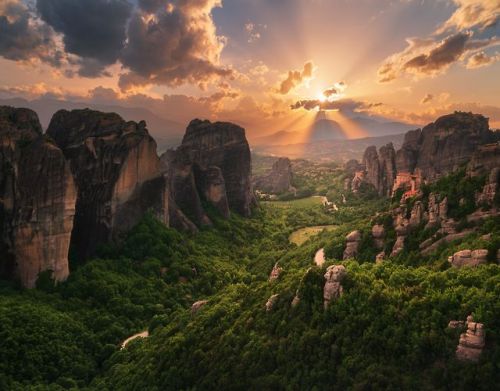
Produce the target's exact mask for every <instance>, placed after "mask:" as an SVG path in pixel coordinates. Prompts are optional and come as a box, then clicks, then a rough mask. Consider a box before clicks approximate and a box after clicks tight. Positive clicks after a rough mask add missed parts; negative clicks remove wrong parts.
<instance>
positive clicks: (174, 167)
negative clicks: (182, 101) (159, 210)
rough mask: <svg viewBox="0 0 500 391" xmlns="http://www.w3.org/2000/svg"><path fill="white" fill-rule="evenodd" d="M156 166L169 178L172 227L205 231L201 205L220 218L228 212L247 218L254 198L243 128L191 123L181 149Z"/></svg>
mask: <svg viewBox="0 0 500 391" xmlns="http://www.w3.org/2000/svg"><path fill="white" fill-rule="evenodd" d="M161 160H162V162H163V163H164V165H165V170H166V171H167V173H168V181H169V187H170V192H171V205H170V217H171V225H172V226H174V227H176V228H179V229H188V230H191V231H193V230H196V228H195V227H194V226H193V224H192V223H195V224H196V225H198V226H203V225H210V224H211V221H210V219H209V218H208V216H207V215H206V212H205V210H204V208H203V205H202V203H203V202H208V203H210V204H211V205H212V206H213V207H215V208H216V209H217V210H218V211H219V213H220V214H221V215H222V216H223V217H225V218H228V217H229V210H230V208H231V209H233V210H234V211H236V212H238V213H240V214H241V215H243V216H249V215H250V214H251V208H252V206H253V205H254V204H255V198H254V195H253V191H252V185H251V157H250V148H249V146H248V142H247V140H246V138H245V131H244V129H243V128H240V127H239V126H237V125H233V124H231V123H224V122H216V123H211V122H210V121H201V120H193V121H191V123H190V124H189V126H188V128H187V130H186V134H185V135H184V138H183V141H182V144H181V146H180V147H179V148H177V150H175V151H168V152H166V153H165V154H163V155H162V157H161ZM190 222H191V224H190Z"/></svg>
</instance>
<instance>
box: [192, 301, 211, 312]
mask: <svg viewBox="0 0 500 391" xmlns="http://www.w3.org/2000/svg"><path fill="white" fill-rule="evenodd" d="M207 303H208V300H198V301H195V302H194V303H193V305H192V306H191V315H194V314H196V313H197V312H198V311H199V310H200V309H201V307H203V306H204V305H205V304H207Z"/></svg>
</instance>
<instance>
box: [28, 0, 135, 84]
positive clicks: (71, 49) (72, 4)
mask: <svg viewBox="0 0 500 391" xmlns="http://www.w3.org/2000/svg"><path fill="white" fill-rule="evenodd" d="M36 5H37V10H38V12H39V13H40V15H41V18H42V20H43V21H45V22H46V23H47V24H48V25H50V26H51V27H52V28H53V29H54V30H55V31H56V32H58V33H60V34H62V38H63V43H64V48H65V50H66V52H68V53H71V54H75V55H78V56H80V57H81V58H84V59H87V60H94V61H86V62H83V63H82V72H81V73H82V75H84V76H97V75H99V74H100V73H101V72H102V70H103V69H104V67H106V66H107V65H110V64H113V63H114V62H116V61H117V60H118V58H119V55H120V52H121V50H122V49H123V45H124V42H125V39H126V35H125V32H126V24H127V20H128V19H129V17H130V14H131V11H132V5H131V4H130V3H129V2H128V1H126V0H85V1H79V0H38V1H37V3H36Z"/></svg>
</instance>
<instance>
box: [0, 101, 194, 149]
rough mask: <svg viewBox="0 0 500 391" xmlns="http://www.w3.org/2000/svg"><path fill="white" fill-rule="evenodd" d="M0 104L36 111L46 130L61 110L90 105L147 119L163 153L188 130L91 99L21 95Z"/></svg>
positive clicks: (131, 118) (139, 109)
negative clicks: (76, 99)
mask: <svg viewBox="0 0 500 391" xmlns="http://www.w3.org/2000/svg"><path fill="white" fill-rule="evenodd" d="M0 105H6V106H14V107H25V108H28V109H31V110H34V111H35V112H36V113H37V114H38V116H39V118H40V123H41V124H42V127H43V128H44V129H47V127H48V126H49V122H50V119H51V118H52V115H53V114H54V113H55V112H56V111H58V110H61V109H65V110H74V109H84V108H89V109H93V110H99V111H103V112H114V113H117V114H119V115H120V116H121V117H123V119H125V120H126V121H136V122H139V121H141V120H144V121H146V124H147V127H148V130H149V132H150V134H151V135H152V136H153V137H154V138H155V140H156V142H157V144H158V151H160V152H161V151H164V150H166V149H167V148H170V147H175V146H177V145H179V144H180V143H181V141H182V136H183V134H184V130H185V125H183V124H180V123H178V122H175V121H172V120H169V119H167V118H163V117H161V116H159V115H157V114H154V113H153V112H151V111H150V110H148V109H146V108H143V107H125V106H119V105H107V104H99V103H92V102H73V101H67V100H58V99H50V98H42V99H35V100H26V99H22V98H10V99H0Z"/></svg>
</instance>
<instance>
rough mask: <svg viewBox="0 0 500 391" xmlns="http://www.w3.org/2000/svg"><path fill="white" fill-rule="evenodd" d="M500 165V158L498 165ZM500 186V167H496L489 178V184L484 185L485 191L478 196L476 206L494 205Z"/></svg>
mask: <svg viewBox="0 0 500 391" xmlns="http://www.w3.org/2000/svg"><path fill="white" fill-rule="evenodd" d="M497 164H499V165H500V156H499V160H498V163H497ZM499 186H500V167H498V166H497V167H494V168H492V169H491V171H490V175H489V176H488V182H487V183H486V184H485V185H484V187H483V191H482V192H480V193H477V194H476V204H478V205H479V204H485V205H490V206H491V205H493V203H494V202H495V197H496V196H497V193H498V187H499Z"/></svg>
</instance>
